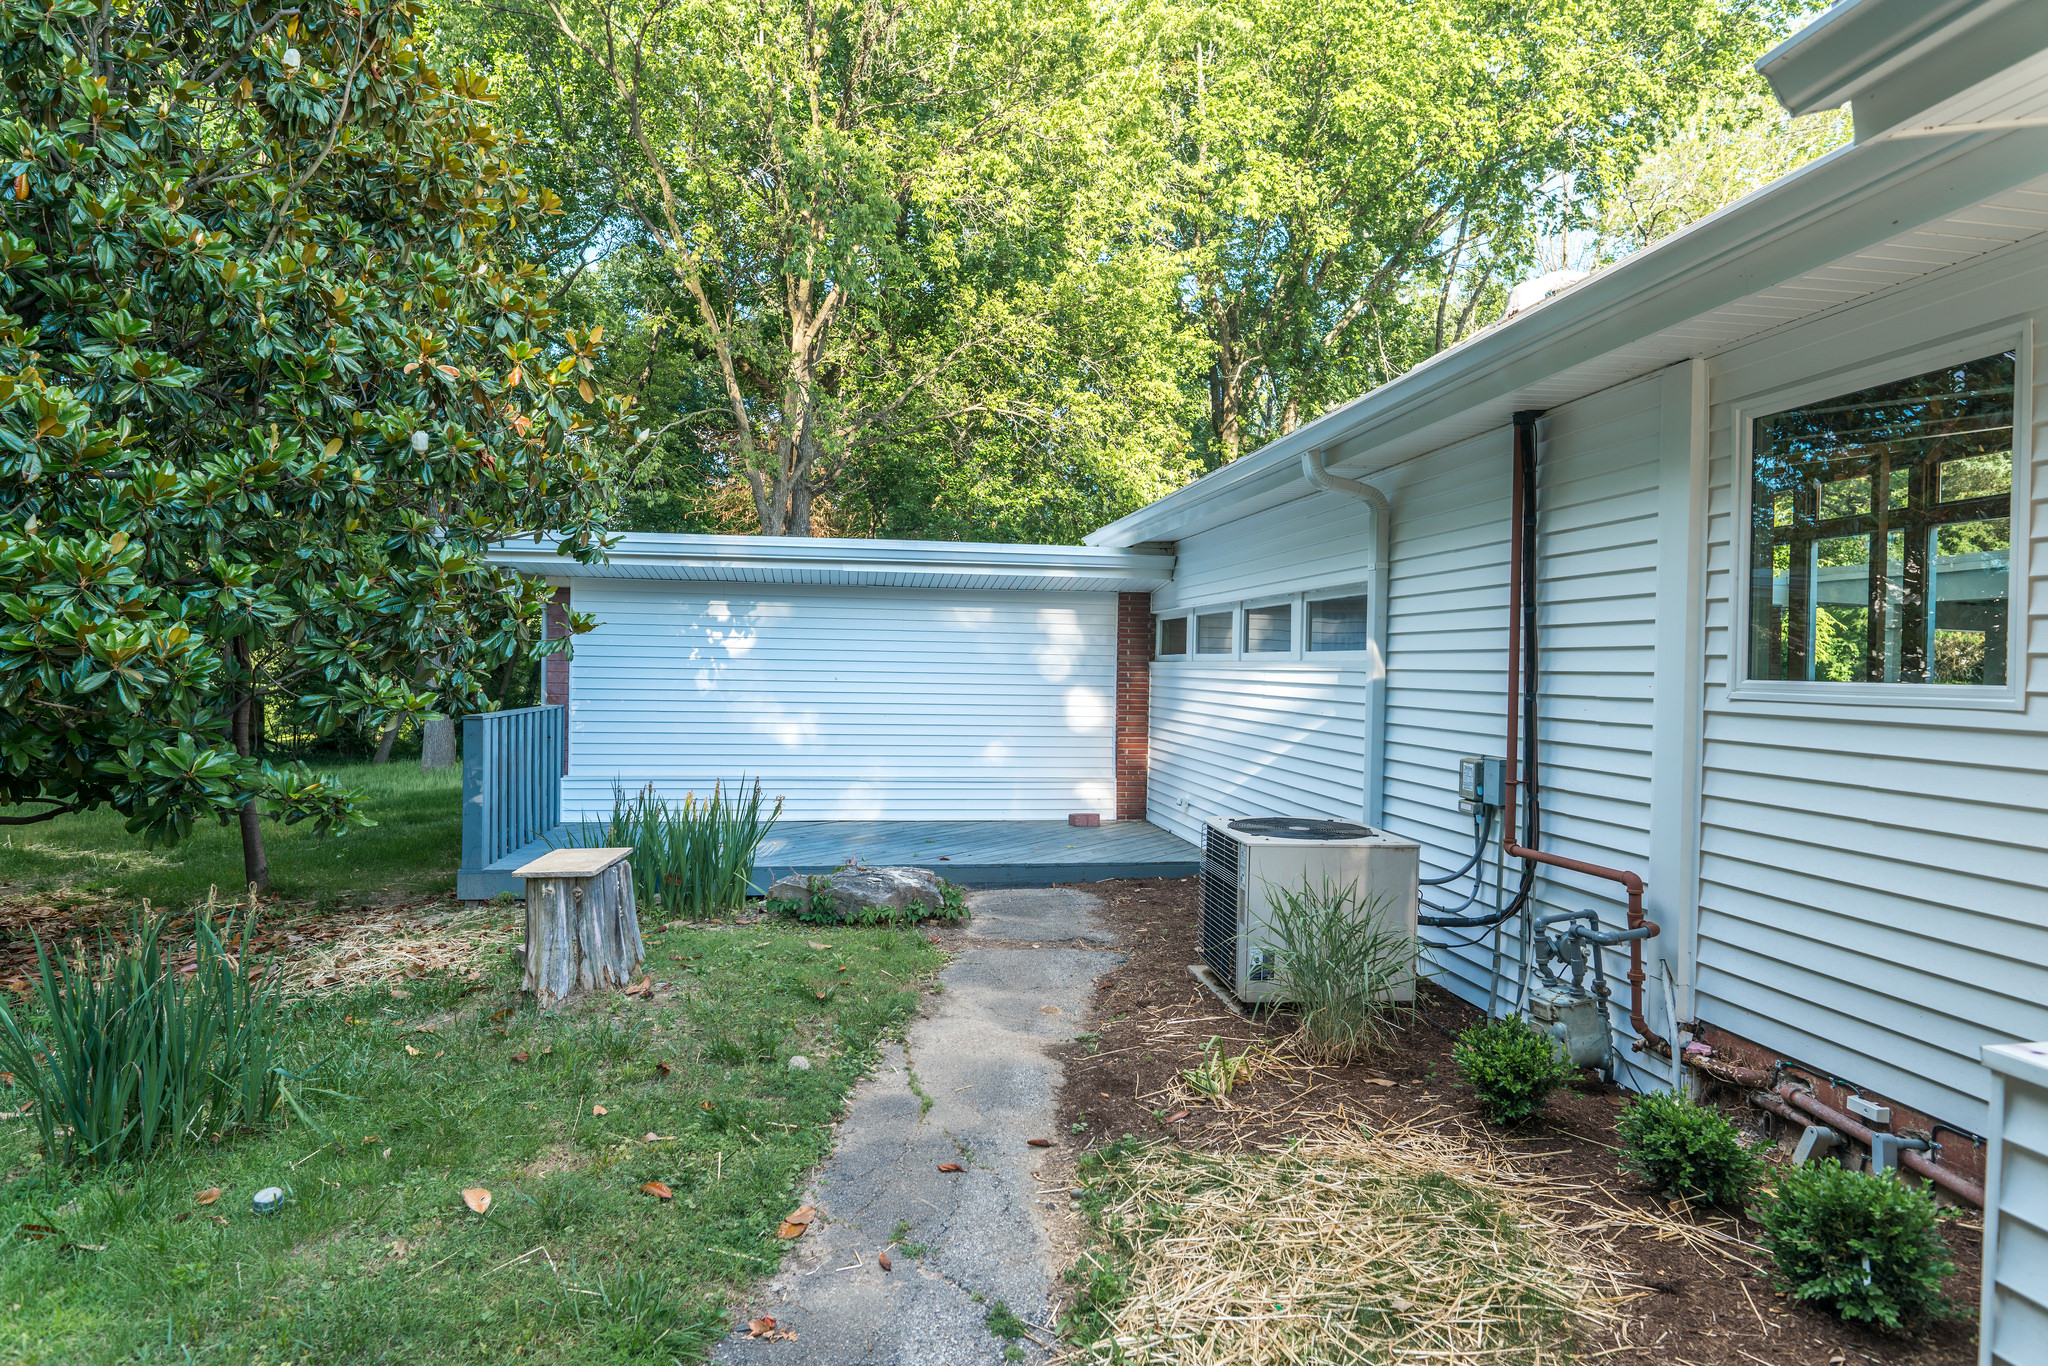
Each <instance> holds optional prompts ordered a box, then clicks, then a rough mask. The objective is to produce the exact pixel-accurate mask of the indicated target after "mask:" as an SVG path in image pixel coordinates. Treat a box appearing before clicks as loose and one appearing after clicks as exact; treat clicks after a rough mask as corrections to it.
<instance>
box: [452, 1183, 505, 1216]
mask: <svg viewBox="0 0 2048 1366" xmlns="http://www.w3.org/2000/svg"><path fill="white" fill-rule="evenodd" d="M462 1203H463V1204H465V1205H468V1206H469V1208H470V1212H471V1213H473V1214H483V1213H486V1212H487V1211H488V1210H489V1209H490V1207H491V1193H490V1192H489V1191H487V1190H485V1189H484V1188H483V1187H482V1186H471V1187H470V1188H469V1189H468V1190H466V1191H464V1192H463V1193H462ZM515 1208H516V1206H515Z"/></svg>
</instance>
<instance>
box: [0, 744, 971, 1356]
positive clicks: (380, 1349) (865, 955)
mask: <svg viewBox="0 0 2048 1366" xmlns="http://www.w3.org/2000/svg"><path fill="white" fill-rule="evenodd" d="M362 777H363V778H365V779H367V780H368V781H367V782H365V783H364V785H365V786H366V787H368V788H369V789H370V799H371V814H372V815H373V816H374V817H375V818H376V819H377V820H378V821H379V822H380V824H379V825H378V826H377V827H376V828H375V829H373V830H369V831H364V832H357V833H355V834H351V835H349V836H347V837H345V838H344V839H343V840H341V841H339V842H324V841H315V840H312V839H307V838H304V837H303V836H299V835H296V834H293V833H291V832H282V831H280V832H278V834H279V838H278V839H277V840H276V842H275V843H274V844H273V845H272V861H273V866H274V867H276V868H277V870H278V891H279V892H280V893H282V894H285V895H292V896H298V897H319V898H323V899H329V900H332V899H344V900H345V899H346V898H345V897H344V895H343V894H344V893H347V894H348V895H349V896H355V895H371V896H374V895H376V894H379V893H382V892H386V891H389V890H391V889H393V888H396V887H410V888H414V889H419V890H432V889H433V888H435V887H437V886H438V887H445V886H446V885H447V883H448V880H449V877H450V874H451V870H452V869H453V868H454V866H455V855H456V824H457V814H456V810H457V807H458V805H459V800H458V798H459V793H458V789H457V784H456V780H455V778H454V777H453V775H432V776H423V775H421V774H419V773H418V771H417V770H416V769H412V768H409V767H408V768H400V767H397V766H394V767H392V768H389V769H384V770H367V769H366V770H363V771H362ZM13 838H14V846H13V848H12V849H9V850H7V851H6V853H5V858H6V859H7V860H8V862H7V863H5V864H4V865H0V866H4V867H5V869H6V870H7V871H6V876H7V877H8V878H9V879H10V880H13V881H17V882H20V881H31V880H34V879H46V880H48V881H50V882H62V881H65V880H67V879H70V880H73V881H74V882H75V884H76V885H83V886H89V887H94V888H97V887H103V886H114V887H119V888H120V889H121V890H122V891H123V892H124V893H125V894H127V895H129V896H136V897H141V896H147V897H149V898H151V899H152V900H153V901H154V902H156V903H157V904H158V905H166V904H177V903H180V902H184V901H189V900H192V899H195V898H203V897H204V896H205V894H206V888H207V885H208V884H209V883H213V884H224V885H223V891H224V892H225V890H226V887H227V886H231V885H232V875H233V874H236V873H238V872H239V868H238V864H237V861H236V846H235V844H234V842H233V832H232V831H226V832H222V831H211V830H209V831H207V832H206V833H205V834H204V835H203V836H201V837H200V839H197V840H194V841H192V842H191V843H189V844H187V845H185V846H182V847H180V848H179V849H177V850H174V851H172V852H171V853H170V854H168V855H165V854H162V853H161V852H158V853H152V854H144V853H143V852H142V851H140V850H139V849H138V848H137V847H136V846H134V845H133V843H132V842H131V841H130V840H129V838H128V836H126V834H125V833H124V832H122V831H121V828H120V825H119V823H118V822H116V821H112V820H108V819H105V818H99V817H86V818H74V819H73V820H70V821H66V822H57V823H53V824H52V825H51V826H47V827H37V828H36V829H35V830H34V831H32V832H24V831H20V830H17V831H15V832H14V835H13ZM30 845H34V846H38V847H40V848H41V849H42V850H43V852H40V853H38V852H36V850H35V849H32V848H30V847H28V846H30ZM337 853H340V854H341V855H342V857H340V858H336V857H335V855H336V854H337ZM340 914H348V912H340ZM482 914H485V915H491V916H497V917H502V919H500V920H499V921H498V923H499V924H501V925H503V924H510V923H511V922H512V921H513V920H514V918H515V917H517V916H518V915H519V914H521V912H520V910H519V908H517V907H509V906H492V907H489V908H486V909H485V910H484V911H483V912H482ZM813 944H823V945H825V946H826V947H824V948H822V949H821V948H813V947H811V946H812V945H813ZM647 947H648V958H647V964H646V971H647V972H648V973H649V974H650V975H651V977H652V978H653V980H654V981H656V982H658V983H667V984H669V986H667V987H666V988H664V989H661V990H658V991H657V992H656V994H655V997H654V999H653V1000H651V1001H649V1000H642V999H629V998H626V997H623V996H620V995H616V994H614V995H609V996H606V997H604V998H601V999H599V1000H597V1001H595V1002H590V1003H586V1004H583V1005H582V1006H580V1007H579V1008H572V1009H570V1010H567V1011H564V1012H562V1013H561V1014H560V1015H556V1016H548V1015H542V1014H540V1013H538V1012H536V1011H535V1010H534V1009H533V1008H532V1007H531V1006H530V1005H529V1004H527V1003H526V1001H525V999H524V998H523V996H522V995H521V993H520V992H519V991H518V978H517V975H516V973H515V972H514V971H513V969H512V967H511V965H510V961H509V959H505V958H499V959H497V960H496V963H497V966H496V967H495V969H494V971H493V973H492V974H491V975H490V976H489V977H488V978H487V980H485V981H484V982H482V983H480V984H479V983H471V982H464V981H458V980H455V979H454V978H452V977H443V976H428V977H421V978H414V979H411V980H409V981H406V982H405V983H404V984H403V985H402V986H400V987H398V988H397V989H395V990H394V989H393V988H392V987H390V986H389V985H378V986H375V987H372V988H366V989H363V990H359V991H357V992H356V993H355V994H353V995H349V996H335V997H328V998H323V999H318V1000H311V1001H302V1002H298V1003H295V1004H293V1005H291V1006H289V1007H288V1014H287V1017H286V1020H285V1030H286V1043H287V1050H286V1051H287V1063H286V1065H287V1066H288V1068H289V1069H290V1070H292V1071H293V1072H296V1073H302V1074H304V1075H305V1078H306V1080H305V1082H304V1084H303V1086H302V1087H301V1094H302V1095H303V1097H304V1098H305V1100H306V1102H307V1104H308V1108H309V1110H310V1113H311V1115H312V1117H313V1119H314V1120H315V1121H316V1122H317V1124H318V1126H319V1128H318V1130H317V1131H316V1129H315V1128H314V1127H313V1126H312V1125H309V1124H308V1123H307V1122H306V1121H305V1120H304V1119H302V1118H300V1117H298V1116H296V1115H293V1114H291V1113H290V1112H289V1111H287V1112H286V1115H285V1118H284V1119H282V1120H281V1121H279V1122H278V1123H277V1124H276V1125H275V1126H274V1127H272V1128H270V1129H268V1130H265V1131H263V1132H260V1133H254V1134H242V1135H237V1136H231V1137H229V1138H228V1139H226V1140H225V1141H221V1142H218V1143H215V1142H210V1141H206V1140H203V1139H201V1140H195V1141H193V1142H191V1143H188V1144H185V1145H182V1146H178V1147H170V1148H163V1149H160V1150H159V1151H158V1152H157V1154H156V1155H155V1156H153V1157H152V1158H151V1159H150V1160H149V1161H148V1162H147V1163H145V1164H142V1165H139V1166H129V1167H125V1168H121V1169H115V1170H111V1171H102V1172H93V1173H80V1172H69V1171H64V1170H59V1169H53V1168H52V1167H50V1166H49V1165H47V1164H46V1163H45V1161H44V1159H43V1157H42V1156H41V1154H40V1153H38V1152H37V1151H36V1147H35V1144H36V1137H35V1132H34V1128H33V1126H32V1124H30V1123H29V1122H28V1121H26V1120H23V1119H21V1118H18V1117H9V1118H6V1119H0V1366H14V1363H60V1362H61V1363H65V1366H74V1364H75V1363H97V1362H120V1363H128V1362H133V1363H168V1362H180V1363H231V1364H232V1366H283V1363H293V1366H309V1364H310V1363H320V1364H321V1366H328V1364H329V1363H357V1362H361V1363H392V1366H400V1364H401V1363H403V1364H404V1366H413V1364H414V1363H442V1362H478V1363H485V1362H489V1363H499V1362H505V1361H516V1360H545V1361H548V1362H550V1363H564V1364H567V1363H600V1362H604V1363H610V1362H620V1363H623V1362H657V1363H661V1362H687V1361H695V1360H700V1359H702V1357H703V1356H704V1354H705V1353H706V1352H707V1351H708V1350H709V1346H710V1344H712V1343H713V1342H715V1341H716V1340H717V1339H718V1338H719V1337H720V1336H721V1335H722V1334H723V1333H724V1331H725V1330H726V1328H727V1327H728V1326H729V1323H730V1309H731V1307H732V1305H733V1302H734V1300H735V1298H736V1296H737V1295H738V1293H739V1291H740V1290H741V1288H742V1287H743V1286H745V1285H746V1284H747V1283H748V1282H750V1281H752V1280H754V1279H755V1278H757V1277H759V1276H761V1275H763V1274H765V1273H767V1272H769V1271H771V1270H773V1269H774V1268H775V1266H776V1265H777V1264H778V1262H779V1260H780V1257H781V1255H782V1253H783V1251H784V1250H785V1248H786V1246H787V1245H786V1244H784V1243H782V1242H781V1241H780V1240H778V1239H777V1238H776V1237H775V1228H776V1225H777V1223H778V1222H779V1221H780V1220H781V1218H782V1216H784V1215H785V1214H787V1213H788V1212H789V1211H790V1209H791V1208H792V1207H793V1205H794V1204H795V1200H796V1194H797V1191H798V1188H799V1186H800V1184H801V1182H802V1181H803V1179H804V1177H805V1175H806V1173H807V1172H808V1171H809V1170H810V1169H811V1168H812V1167H813V1166H814V1165H815V1164H816V1163H817V1162H818V1161H819V1160H821V1159H822V1158H823V1157H824V1156H825V1155H826V1154H827V1152H828V1151H829V1150H830V1147H831V1142H832V1134H833V1127H832V1126H833V1119H834V1117H835V1116H836V1115H837V1114H838V1113H839V1111H840V1108H841V1106H842V1104H843V1103H844V1099H845V1095H846V1092H847V1090H848V1088H849V1087H850V1086H851V1085H852V1084H853V1083H854V1081H855V1080H857V1079H858V1077H859V1076H860V1075H861V1074H862V1073H863V1072H864V1071H865V1070H866V1069H867V1068H868V1067H869V1066H871V1065H872V1062H873V1059H874V1057H875V1052H876V1048H877V1045H878V1043H879V1042H880V1040H881V1039H882V1038H883V1037H885V1036H887V1035H889V1034H890V1033H892V1032H893V1031H895V1030H897V1029H899V1028H900V1027H901V1025H902V1023H903V1022H904V1021H905V1020H906V1019H907V1018H908V1017H909V1016H910V1014H911V1012H912V1011H913V1010H914V1009H915V1008H916V1005H917V1001H918V994H919V992H920V991H921V990H923V989H924V988H925V985H926V982H927V980H928V978H929V977H930V976H931V974H932V973H933V971H934V970H935V969H936V967H937V966H938V963H939V960H940V955H939V953H938V951H937V950H936V949H934V948H933V947H932V946H931V945H930V944H929V943H928V942H927V941H926V939H925V938H924V937H923V936H922V935H921V934H919V933H917V932H915V931H913V930H907V929H894V928H889V927H876V928H866V929H857V928H822V927H816V926H801V925H794V924H789V923H787V922H767V923H756V924H747V925H734V926H680V925H679V926H678V927H676V928H672V929H666V930H653V931H651V932H649V933H648V935H647ZM7 1003H8V1004H9V1005H10V1006H17V1007H18V1006H19V1005H20V1002H19V999H18V998H12V997H10V998H8V1002H7ZM799 1053H800V1054H803V1055H805V1056H806V1057H807V1058H808V1059H809V1060H810V1061H811V1063H812V1067H811V1068H810V1070H808V1071H792V1070H791V1069H790V1068H789V1066H788V1061H789V1058H790V1057H791V1056H792V1055H794V1054H799ZM5 1085H6V1083H5V1082H4V1081H0V1105H5V1106H6V1107H7V1108H8V1109H9V1110H12V1109H15V1108H16V1107H18V1106H19V1104H20V1101H21V1098H22V1092H21V1091H20V1090H19V1089H11V1090H10V1089H5ZM596 1107H602V1108H603V1110H604V1111H605V1113H603V1114H598V1113H596ZM650 1134H652V1135H655V1137H654V1138H653V1139H649V1138H648V1135H650ZM650 1181H659V1182H664V1183H666V1184H667V1185H668V1186H669V1187H670V1188H671V1189H672V1190H673V1192H674V1198H673V1200H672V1201H669V1202H664V1201H661V1200H659V1199H657V1198H654V1197H651V1196H649V1195H646V1194H643V1193H642V1191H641V1187H642V1185H643V1184H645V1183H647V1182H650ZM273 1185H274V1186H280V1187H283V1188H284V1189H285V1190H286V1191H287V1192H289V1198H288V1199H287V1201H286V1203H285V1205H284V1207H283V1209H282V1210H281V1211H280V1212H278V1213H274V1214H269V1215H261V1216H259V1215H257V1214H256V1213H254V1212H253V1210H252V1208H251V1197H252V1196H253V1195H254V1194H255V1192H256V1191H258V1190H259V1189H261V1188H263V1187H266V1186H273ZM216 1187H217V1188H219V1189H220V1190H221V1191H223V1192H224V1194H223V1195H222V1196H221V1197H220V1198H219V1199H218V1200H217V1201H213V1202H211V1203H206V1204H201V1203H199V1202H198V1200H197V1199H196V1198H195V1197H196V1196H197V1195H198V1194H199V1193H200V1192H202V1191H206V1190H209V1189H212V1188H216ZM471 1187H483V1188H486V1189H488V1190H489V1191H490V1192H491V1194H492V1200H491V1204H490V1207H489V1210H488V1212H487V1213H485V1214H483V1215H477V1214H473V1213H471V1212H470V1211H469V1210H468V1209H467V1208H465V1207H464V1204H463V1201H462V1192H463V1191H464V1190H465V1189H467V1188H471ZM26 1224H34V1225H47V1226H50V1227H52V1228H55V1229H57V1230H60V1232H59V1233H57V1234H54V1235H50V1236H47V1237H44V1238H41V1239H40V1240H36V1239H31V1238H30V1237H29V1236H27V1233H25V1232H24V1231H23V1230H22V1226H23V1225H26Z"/></svg>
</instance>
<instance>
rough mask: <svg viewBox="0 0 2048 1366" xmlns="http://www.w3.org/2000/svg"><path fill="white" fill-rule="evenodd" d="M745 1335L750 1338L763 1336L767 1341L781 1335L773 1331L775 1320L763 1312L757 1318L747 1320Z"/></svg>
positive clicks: (772, 1340) (771, 1340)
mask: <svg viewBox="0 0 2048 1366" xmlns="http://www.w3.org/2000/svg"><path fill="white" fill-rule="evenodd" d="M747 1336H748V1337H750V1338H765V1339H767V1340H768V1341H769V1342H774V1341H775V1340H776V1339H777V1338H780V1337H782V1336H783V1335H782V1334H781V1333H778V1332H776V1331H775V1320H774V1319H771V1318H769V1317H768V1316H767V1315H766V1314H763V1315H762V1316H761V1317H760V1318H758V1319H749V1320H747Z"/></svg>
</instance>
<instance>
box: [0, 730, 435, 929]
mask: <svg viewBox="0 0 2048 1366" xmlns="http://www.w3.org/2000/svg"><path fill="white" fill-rule="evenodd" d="M316 767H318V768H319V769H320V771H321V772H324V773H330V774H332V775H334V776H335V777H336V778H338V779H339V780H340V781H341V782H342V783H343V784H344V785H346V786H348V787H351V788H355V789H357V790H358V791H360V792H361V793H362V794H363V803H364V807H365V809H366V810H367V811H368V812H369V814H370V817H371V819H372V820H375V821H376V822H377V824H376V825H374V826H372V827H370V828H369V829H367V830H352V831H350V832H348V833H347V834H345V835H340V836H326V837H321V836H316V835H314V834H313V833H312V826H311V825H310V824H305V825H294V826H287V825H283V824H281V823H279V822H275V821H265V822H264V824H263V840H264V847H265V848H266V849H267V850H268V851H269V854H270V876H271V890H270V895H271V896H272V897H275V898H280V899H283V900H287V901H316V902H321V903H324V904H333V903H335V902H346V901H349V900H351V899H355V898H362V897H370V896H391V895H394V894H396V895H408V896H409V895H432V894H436V893H440V892H448V891H453V890H454V888H455V865H456V864H457V862H459V861H460V859H461V855H462V770H461V768H460V767H459V766H457V767H454V768H446V769H441V770H439V771H437V772H433V773H422V772H421V771H420V768H419V765H418V764H417V763H412V762H405V763H390V764H383V765H372V764H341V765H316ZM125 826H126V819H125V818H124V817H122V816H119V815H117V814H115V813H114V812H111V811H90V812H86V813H85V814H83V815H78V816H62V817H59V818H58V819H56V820H53V821H48V822H45V823H43V824H40V825H24V826H12V827H8V828H6V829H4V830H0V896H7V895H18V894H20V893H22V892H34V893H46V892H55V891H64V890H86V889H90V890H92V891H95V892H97V891H101V890H103V889H105V888H113V889H114V895H115V896H117V897H120V898H126V899H139V898H141V897H145V896H146V897H148V898H150V899H151V901H153V902H154V903H155V904H156V905H159V906H170V907H177V908H183V907H186V906H189V905H191V904H192V903H193V902H196V901H204V900H206V895H207V891H208V889H209V888H218V889H219V891H220V897H221V899H222V900H224V901H232V900H234V899H236V898H237V897H239V896H240V895H241V894H242V892H243V885H242V836H241V832H240V830H239V829H237V828H236V827H235V826H232V825H227V826H222V825H212V824H207V825H201V826H198V827H195V828H194V830H193V832H192V837H191V838H190V839H188V840H185V841H183V842H182V843H179V844H176V845H173V846H171V847H169V848H164V847H161V846H159V847H157V848H154V849H152V848H149V847H147V846H145V845H144V844H143V842H142V839H141V837H140V836H137V835H131V834H129V833H128V831H127V829H126V828H125Z"/></svg>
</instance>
